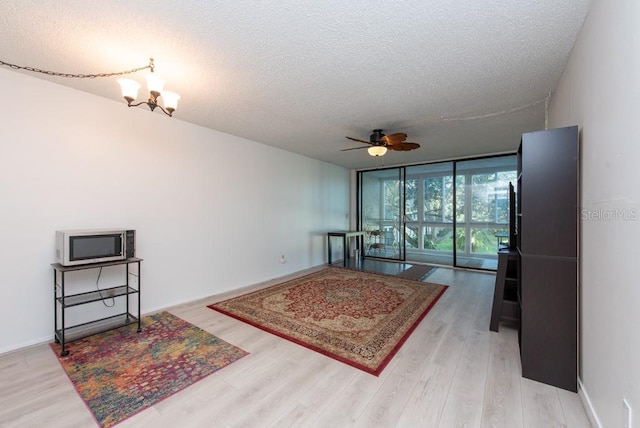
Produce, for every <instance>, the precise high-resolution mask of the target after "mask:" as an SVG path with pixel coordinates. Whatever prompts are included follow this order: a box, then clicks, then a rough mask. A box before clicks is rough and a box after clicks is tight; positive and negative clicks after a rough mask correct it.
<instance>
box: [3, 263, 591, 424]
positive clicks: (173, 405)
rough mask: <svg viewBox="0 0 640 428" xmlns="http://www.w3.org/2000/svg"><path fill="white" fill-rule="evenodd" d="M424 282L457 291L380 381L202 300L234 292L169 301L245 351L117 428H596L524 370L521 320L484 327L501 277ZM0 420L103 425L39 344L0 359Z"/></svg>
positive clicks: (575, 405) (570, 399) (449, 276)
mask: <svg viewBox="0 0 640 428" xmlns="http://www.w3.org/2000/svg"><path fill="white" fill-rule="evenodd" d="M427 281H429V282H435V283H441V284H447V285H450V288H449V289H448V290H447V291H446V292H445V294H444V295H443V296H442V298H441V299H440V301H439V302H438V303H437V304H436V305H435V307H434V308H433V309H432V310H431V312H430V313H429V315H428V316H427V317H426V318H425V319H424V320H423V321H422V323H421V324H420V325H419V327H418V328H417V329H416V330H415V331H414V332H413V334H412V335H411V337H410V338H409V339H408V340H407V342H406V343H405V344H404V346H403V347H402V348H401V349H400V351H399V352H398V353H397V354H396V356H395V357H394V358H393V360H392V361H391V362H390V363H389V365H388V366H387V367H386V369H385V370H384V371H383V372H382V374H381V375H380V376H379V377H375V376H371V375H369V374H366V373H364V372H362V371H359V370H357V369H354V368H352V367H349V366H347V365H345V364H342V363H339V362H337V361H334V360H333V359H330V358H327V357H324V356H322V355H320V354H318V353H316V352H313V351H310V350H308V349H306V348H303V347H301V346H298V345H295V344H293V343H291V342H288V341H286V340H283V339H280V338H278V337H275V336H273V335H270V334H268V333H265V332H263V331H261V330H258V329H256V328H254V327H251V326H249V325H247V324H244V323H242V322H239V321H236V320H234V319H232V318H229V317H226V316H224V315H222V314H220V313H217V312H215V311H212V310H210V309H208V308H207V307H206V305H207V304H211V303H214V302H215V301H218V300H222V299H223V298H228V297H230V295H225V296H217V297H212V298H210V299H205V300H201V301H198V302H193V303H190V304H185V305H181V306H177V307H174V308H171V309H170V310H169V312H171V313H173V314H175V315H177V316H179V317H181V318H183V319H185V320H187V321H189V322H191V323H193V324H195V325H197V326H199V327H201V328H203V329H205V330H207V331H209V332H211V333H212V334H215V335H217V336H218V337H220V338H222V339H224V340H226V341H228V342H230V343H232V344H234V345H236V346H239V347H240V348H242V349H244V350H246V351H248V352H250V355H248V356H246V357H244V358H242V359H241V360H239V361H237V362H235V363H233V364H231V365H229V366H227V367H225V368H224V369H222V370H220V371H218V372H217V373H214V374H213V375H211V376H209V377H207V378H205V379H204V380H202V381H200V382H198V383H196V384H195V385H192V386H191V387H189V388H187V389H185V390H183V391H181V392H179V393H177V394H176V395H174V396H172V397H170V398H168V399H166V400H164V401H162V402H160V403H158V404H156V405H155V406H153V407H151V408H149V409H147V410H145V411H143V412H141V413H139V414H137V415H135V416H134V417H132V418H130V419H128V420H126V421H124V422H123V423H122V424H120V425H119V426H118V427H122V428H124V427H154V428H157V427H223V428H229V427H322V428H326V427H367V428H371V427H505V428H517V427H531V428H540V427H545V428H546V427H580V428H582V427H589V422H588V418H587V415H586V413H585V411H584V408H583V406H582V403H581V401H580V399H579V398H578V395H577V394H574V393H571V392H568V391H565V390H561V389H558V388H554V387H551V386H548V385H544V384H541V383H537V382H534V381H530V380H528V379H524V378H522V377H521V376H520V360H519V354H518V344H517V331H516V330H515V329H514V328H512V327H509V326H506V325H501V327H500V332H499V333H492V332H490V331H489V317H490V312H491V301H492V296H493V284H494V281H495V275H493V274H488V273H479V272H469V271H462V270H453V269H448V268H439V269H436V270H434V271H433V272H432V273H431V274H430V275H429V277H428V278H427ZM264 285H266V283H265V284H261V285H260V286H264ZM245 291H246V290H245ZM0 426H1V427H36V426H46V427H65V428H69V427H95V426H96V424H95V422H94V420H93V418H92V416H91V414H90V412H89V411H88V410H87V409H86V408H85V406H84V403H83V402H82V400H81V399H80V397H79V396H78V395H77V393H76V392H75V390H74V389H73V386H72V385H71V383H70V382H69V380H68V379H67V378H66V376H65V374H64V372H63V370H62V368H61V367H60V365H59V364H58V362H57V360H56V356H55V355H54V354H53V352H52V351H51V350H50V349H49V347H48V345H46V344H43V345H39V346H35V347H31V348H29V349H23V350H19V351H16V352H12V353H9V354H5V355H2V356H0Z"/></svg>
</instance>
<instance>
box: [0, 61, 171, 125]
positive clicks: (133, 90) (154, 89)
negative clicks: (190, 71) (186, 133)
mask: <svg viewBox="0 0 640 428" xmlns="http://www.w3.org/2000/svg"><path fill="white" fill-rule="evenodd" d="M0 65H3V66H6V67H9V68H12V69H14V70H25V71H31V72H33V73H42V74H46V75H48V76H56V77H68V78H76V79H94V78H96V77H113V76H122V75H125V74H133V73H136V72H138V71H142V70H146V69H147V68H148V69H149V70H150V71H151V74H150V75H149V76H148V77H147V87H148V89H149V98H147V100H146V101H141V102H139V103H136V104H134V101H135V100H136V98H137V97H138V89H140V84H139V83H138V82H136V81H135V80H131V79H118V83H119V84H120V89H121V91H122V96H123V97H124V99H125V100H126V101H127V105H128V106H129V107H137V106H139V105H141V104H146V105H148V106H149V108H150V109H151V111H154V110H155V109H156V107H158V108H160V110H162V112H163V113H164V114H166V115H167V116H173V112H174V111H176V108H178V100H179V99H180V95H178V94H176V93H175V92H169V91H165V90H164V81H163V80H162V79H159V78H158V77H157V76H156V75H155V74H153V72H154V71H155V66H154V64H153V58H149V65H146V66H144V67H138V68H134V69H131V70H127V71H118V72H115V73H96V74H72V73H60V72H58V71H48V70H41V69H39V68H35V67H26V66H22V65H16V64H11V63H8V62H5V61H2V60H0ZM160 97H162V100H163V103H164V107H163V106H161V105H160V104H158V98H160Z"/></svg>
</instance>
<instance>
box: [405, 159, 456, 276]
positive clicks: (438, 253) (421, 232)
mask: <svg viewBox="0 0 640 428" xmlns="http://www.w3.org/2000/svg"><path fill="white" fill-rule="evenodd" d="M406 175H407V178H406V188H407V198H406V203H407V214H406V228H405V231H406V246H407V256H406V260H408V261H414V262H424V263H436V264H442V265H453V255H454V252H453V246H454V221H453V218H454V206H455V205H454V194H455V193H454V192H455V187H454V183H453V176H454V175H453V163H452V162H443V163H438V164H430V165H420V166H411V167H407V169H406Z"/></svg>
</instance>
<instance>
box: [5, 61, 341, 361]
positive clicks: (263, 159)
mask: <svg viewBox="0 0 640 428" xmlns="http://www.w3.org/2000/svg"><path fill="white" fill-rule="evenodd" d="M0 93H2V94H3V97H2V112H1V114H0V123H1V124H2V127H1V129H2V136H1V137H0V138H1V140H0V201H1V211H0V212H1V214H0V242H1V245H0V274H1V275H2V277H1V279H0V296H1V298H0V332H1V335H0V353H1V352H5V351H8V350H11V349H15V348H18V347H22V346H25V345H28V344H32V343H37V342H41V341H45V340H51V339H52V337H53V285H52V281H53V273H52V268H51V267H50V263H53V262H54V231H55V230H57V229H69V228H72V229H75V228H97V227H100V228H103V227H116V226H117V227H127V228H134V229H136V230H137V253H138V254H137V255H138V256H139V257H142V258H144V262H143V263H142V274H143V282H142V286H143V294H142V301H143V303H142V311H143V313H144V312H148V311H151V310H156V309H160V308H164V307H167V306H171V305H174V304H178V303H182V302H186V301H190V300H194V299H197V298H201V297H205V296H209V295H214V294H217V293H221V292H224V291H227V290H231V289H235V288H238V287H242V286H246V285H250V284H253V283H256V282H260V281H264V280H267V279H271V278H274V277H278V276H282V275H285V274H288V273H291V272H294V271H298V270H301V269H304V268H308V267H311V266H316V265H320V264H322V263H324V262H325V261H326V237H325V236H326V235H325V233H326V232H327V231H328V230H331V229H346V228H348V219H347V213H348V212H349V202H350V199H349V179H350V174H349V171H348V170H346V169H344V168H341V167H337V166H334V165H330V164H327V163H323V162H319V161H315V160H312V159H309V158H306V157H302V156H298V155H295V154H292V153H289V152H285V151H282V150H278V149H275V148H272V147H269V146H266V145H262V144H258V143H256V142H252V141H248V140H244V139H241V138H238V137H234V136H231V135H227V134H223V133H220V132H216V131H213V130H210V129H206V128H203V127H199V126H196V125H192V124H189V123H186V122H183V121H180V119H179V117H180V111H178V112H177V113H176V115H175V116H176V117H174V118H168V117H167V116H165V115H164V114H161V113H159V112H155V113H152V112H150V111H149V110H148V109H146V108H142V107H139V108H127V107H126V104H125V103H124V101H123V102H121V103H118V102H115V101H111V100H107V99H103V98H99V97H96V96H92V95H89V94H86V93H84V92H80V91H76V90H72V89H69V88H66V87H63V86H60V85H57V84H54V83H50V82H46V81H43V80H40V79H36V78H34V77H31V76H26V75H23V74H19V73H16V72H13V71H10V70H3V69H0ZM182 105H183V108H188V107H187V106H188V103H187V102H186V101H185V102H184V103H183V104H182ZM281 255H285V256H286V258H287V263H286V264H281V263H279V258H280V256H281ZM90 277H91V278H92V281H95V275H93V274H92V275H91V276H90Z"/></svg>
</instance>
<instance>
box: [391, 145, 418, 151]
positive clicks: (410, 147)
mask: <svg viewBox="0 0 640 428" xmlns="http://www.w3.org/2000/svg"><path fill="white" fill-rule="evenodd" d="M419 147H420V144H418V143H398V144H393V145H389V146H387V149H389V150H396V151H398V152H408V151H409V150H414V149H417V148H419Z"/></svg>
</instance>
